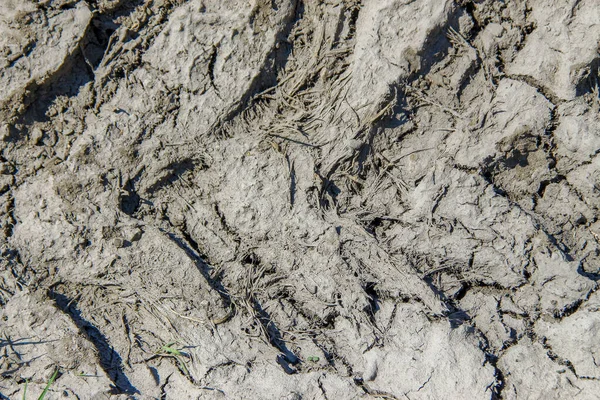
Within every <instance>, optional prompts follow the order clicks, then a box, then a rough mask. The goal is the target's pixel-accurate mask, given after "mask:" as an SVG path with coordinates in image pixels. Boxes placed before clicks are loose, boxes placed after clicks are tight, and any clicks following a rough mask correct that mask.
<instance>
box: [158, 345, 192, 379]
mask: <svg viewBox="0 0 600 400" xmlns="http://www.w3.org/2000/svg"><path fill="white" fill-rule="evenodd" d="M174 345H175V342H171V343H167V344H166V345H164V346H163V347H161V348H160V351H159V352H157V354H158V355H159V356H162V357H173V358H174V359H175V360H177V363H178V364H179V368H181V370H182V371H183V373H184V374H185V375H188V376H189V371H188V369H187V367H186V365H185V360H184V358H185V357H189V356H188V355H187V354H186V353H183V352H182V351H181V350H179V349H177V348H176V347H173V346H174Z"/></svg>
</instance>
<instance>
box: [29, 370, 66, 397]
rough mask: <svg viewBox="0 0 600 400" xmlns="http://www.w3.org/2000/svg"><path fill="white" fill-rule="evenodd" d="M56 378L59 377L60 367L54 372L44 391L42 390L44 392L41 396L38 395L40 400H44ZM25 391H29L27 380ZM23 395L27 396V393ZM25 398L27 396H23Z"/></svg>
mask: <svg viewBox="0 0 600 400" xmlns="http://www.w3.org/2000/svg"><path fill="white" fill-rule="evenodd" d="M56 378H58V367H57V368H56V369H55V370H54V373H53V374H52V376H51V377H50V380H49V381H48V383H47V384H46V387H45V388H44V391H43V392H42V394H40V397H38V400H44V398H45V397H46V394H48V390H50V386H52V384H53V383H54V381H55V380H56ZM25 391H27V382H25ZM23 396H25V394H23ZM23 398H25V397H23Z"/></svg>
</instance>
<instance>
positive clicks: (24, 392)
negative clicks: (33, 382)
mask: <svg viewBox="0 0 600 400" xmlns="http://www.w3.org/2000/svg"><path fill="white" fill-rule="evenodd" d="M28 383H29V379H26V380H25V388H24V389H23V400H27V384H28Z"/></svg>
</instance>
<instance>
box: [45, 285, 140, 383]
mask: <svg viewBox="0 0 600 400" xmlns="http://www.w3.org/2000/svg"><path fill="white" fill-rule="evenodd" d="M49 297H50V298H51V299H52V300H54V303H55V305H56V307H57V308H58V309H59V310H61V311H62V312H64V313H65V314H66V315H68V316H69V317H70V318H71V320H72V321H73V323H75V325H76V326H77V328H79V332H80V333H81V334H82V335H84V336H85V337H86V338H87V339H88V340H89V341H90V342H91V343H92V344H93V345H94V347H95V348H96V350H97V351H98V359H99V361H100V366H101V367H102V369H103V370H104V372H106V374H107V375H108V377H109V378H110V380H111V381H112V382H113V384H114V387H113V390H114V393H113V394H128V395H132V394H139V393H140V392H139V391H138V390H137V389H136V388H135V387H134V386H133V385H132V384H131V382H129V378H127V375H125V372H124V371H123V360H122V359H121V356H120V355H119V353H118V352H117V351H116V350H115V349H114V348H112V347H111V345H110V343H109V342H108V339H107V338H106V336H104V335H103V334H102V332H100V330H99V329H98V328H96V327H95V326H94V325H93V324H92V323H90V322H89V321H87V320H86V319H85V318H83V317H82V315H81V311H80V310H78V309H77V302H76V301H74V300H73V299H70V298H68V297H67V296H65V295H63V294H60V293H57V292H55V291H52V290H51V291H50V293H49Z"/></svg>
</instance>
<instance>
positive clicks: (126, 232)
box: [121, 226, 143, 242]
mask: <svg viewBox="0 0 600 400" xmlns="http://www.w3.org/2000/svg"><path fill="white" fill-rule="evenodd" d="M142 233H143V232H142V230H141V229H140V228H138V227H133V226H130V227H126V228H123V230H122V231H121V234H122V236H123V238H124V239H125V240H127V241H129V242H137V241H138V240H140V239H141V238H142Z"/></svg>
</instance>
